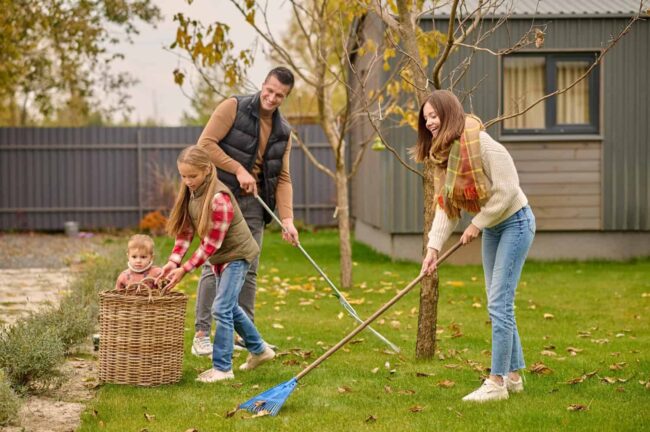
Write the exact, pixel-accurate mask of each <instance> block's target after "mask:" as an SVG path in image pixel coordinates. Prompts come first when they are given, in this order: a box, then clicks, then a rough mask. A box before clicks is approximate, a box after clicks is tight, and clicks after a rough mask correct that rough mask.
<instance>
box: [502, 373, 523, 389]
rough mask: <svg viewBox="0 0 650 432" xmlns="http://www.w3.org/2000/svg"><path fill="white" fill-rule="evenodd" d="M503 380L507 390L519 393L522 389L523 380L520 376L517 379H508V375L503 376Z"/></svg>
mask: <svg viewBox="0 0 650 432" xmlns="http://www.w3.org/2000/svg"><path fill="white" fill-rule="evenodd" d="M504 381H505V383H506V388H507V389H508V392H510V393H520V392H522V391H524V380H523V379H522V378H521V377H519V380H518V381H513V380H511V379H510V377H508V376H506V377H505V378H504Z"/></svg>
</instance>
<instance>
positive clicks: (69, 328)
mask: <svg viewBox="0 0 650 432" xmlns="http://www.w3.org/2000/svg"><path fill="white" fill-rule="evenodd" d="M28 321H30V323H29V325H34V326H36V327H37V328H41V329H45V330H46V329H51V330H52V331H53V332H54V333H55V334H56V337H57V338H58V339H59V340H60V341H61V343H62V344H63V351H64V353H66V354H67V353H69V352H70V351H71V350H72V348H74V347H75V346H76V345H78V344H79V343H80V342H82V341H83V340H84V339H85V338H86V337H88V335H90V334H91V333H92V332H93V329H94V327H95V321H96V320H95V317H94V313H93V308H92V307H91V306H90V305H88V304H84V302H82V301H80V299H78V298H77V295H76V294H71V295H68V296H66V297H64V298H63V299H62V300H61V303H60V305H59V307H57V308H50V309H47V310H44V311H42V312H39V313H38V314H35V315H32V316H31V317H30V318H28Z"/></svg>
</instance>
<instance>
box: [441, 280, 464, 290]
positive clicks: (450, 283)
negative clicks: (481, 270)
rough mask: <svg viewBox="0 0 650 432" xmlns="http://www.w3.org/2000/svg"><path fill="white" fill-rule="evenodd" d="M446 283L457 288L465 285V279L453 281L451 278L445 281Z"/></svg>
mask: <svg viewBox="0 0 650 432" xmlns="http://www.w3.org/2000/svg"><path fill="white" fill-rule="evenodd" d="M445 285H449V286H453V287H456V288H460V287H464V286H465V282H463V281H453V280H450V281H447V282H445Z"/></svg>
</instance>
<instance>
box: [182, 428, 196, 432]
mask: <svg viewBox="0 0 650 432" xmlns="http://www.w3.org/2000/svg"><path fill="white" fill-rule="evenodd" d="M185 432H199V430H198V429H196V428H189V429H186V430H185Z"/></svg>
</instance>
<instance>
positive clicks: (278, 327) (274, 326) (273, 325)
mask: <svg viewBox="0 0 650 432" xmlns="http://www.w3.org/2000/svg"><path fill="white" fill-rule="evenodd" d="M271 327H273V328H274V329H283V328H284V326H283V325H282V324H280V323H273V324H272V325H271Z"/></svg>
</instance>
